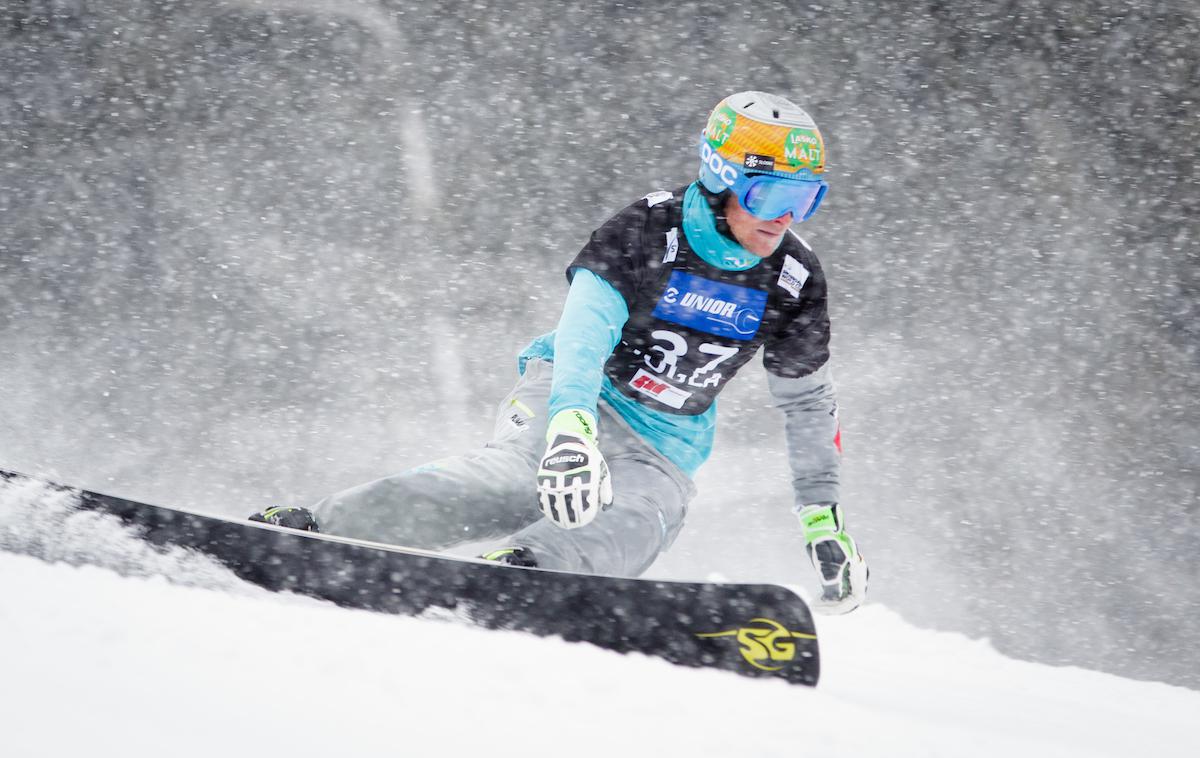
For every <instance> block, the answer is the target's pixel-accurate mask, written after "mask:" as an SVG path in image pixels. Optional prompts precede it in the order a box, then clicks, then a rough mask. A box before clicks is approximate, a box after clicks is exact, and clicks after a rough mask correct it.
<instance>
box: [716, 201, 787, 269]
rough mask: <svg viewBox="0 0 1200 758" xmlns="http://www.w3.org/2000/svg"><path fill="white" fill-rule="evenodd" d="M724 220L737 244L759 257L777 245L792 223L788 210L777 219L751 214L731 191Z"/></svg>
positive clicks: (774, 248)
mask: <svg viewBox="0 0 1200 758" xmlns="http://www.w3.org/2000/svg"><path fill="white" fill-rule="evenodd" d="M725 220H726V221H727V222H729V230H730V231H732V232H733V237H734V239H736V240H737V241H738V244H740V245H741V246H742V247H744V248H746V249H747V250H749V251H750V252H751V253H753V254H754V255H757V256H758V257H759V258H766V257H767V256H769V255H771V254H772V253H774V252H775V250H776V249H777V248H778V247H779V243H780V242H781V241H782V240H783V235H784V234H786V233H787V230H788V227H789V226H791V225H792V214H791V213H790V212H789V213H785V214H783V215H782V216H780V217H779V218H777V219H772V220H770V221H764V220H762V219H761V218H757V217H755V216H751V215H750V213H749V211H747V210H746V209H745V208H743V207H742V205H741V203H739V202H738V201H737V198H736V197H735V196H734V195H733V193H732V192H731V193H729V198H728V199H727V200H726V201H725Z"/></svg>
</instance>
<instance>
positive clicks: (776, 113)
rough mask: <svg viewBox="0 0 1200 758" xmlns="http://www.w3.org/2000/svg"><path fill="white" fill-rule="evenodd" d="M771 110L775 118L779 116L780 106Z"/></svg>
mask: <svg viewBox="0 0 1200 758" xmlns="http://www.w3.org/2000/svg"><path fill="white" fill-rule="evenodd" d="M771 112H772V113H774V114H775V118H779V109H778V108H775V109H774V110H772V111H771Z"/></svg>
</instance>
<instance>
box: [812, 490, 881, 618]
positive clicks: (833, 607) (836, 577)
mask: <svg viewBox="0 0 1200 758" xmlns="http://www.w3.org/2000/svg"><path fill="white" fill-rule="evenodd" d="M796 516H797V517H798V518H799V519H800V527H801V528H802V529H803V530H804V543H805V549H806V550H807V552H808V559H809V561H811V562H812V567H813V569H814V570H815V571H816V572H817V578H818V579H819V580H820V582H821V599H820V601H818V603H817V607H816V610H818V611H821V612H822V613H830V614H836V613H849V612H850V611H852V610H854V609H855V608H857V607H858V606H859V605H861V604H862V602H863V600H865V599H866V596H867V578H868V577H869V576H870V573H871V572H870V571H869V570H868V569H867V562H866V560H864V559H863V556H862V553H860V552H858V546H857V545H856V544H855V543H854V540H853V539H852V538H851V537H850V535H849V534H846V532H845V531H844V530H843V528H842V517H841V513H840V512H839V511H838V507H837V505H836V504H834V505H806V506H804V507H803V508H800V509H799V510H798V511H796Z"/></svg>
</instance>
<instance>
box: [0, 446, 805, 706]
mask: <svg viewBox="0 0 1200 758" xmlns="http://www.w3.org/2000/svg"><path fill="white" fill-rule="evenodd" d="M0 477H3V478H5V479H12V478H30V477H24V475H22V474H18V473H15V472H10V471H5V470H3V469H0ZM38 481H44V480H38ZM46 484H48V485H50V486H51V487H53V488H56V489H60V490H67V491H70V492H72V493H74V494H76V495H77V500H78V505H77V506H76V507H78V508H79V509H83V510H89V511H99V512H102V513H106V514H110V515H111V516H112V517H115V518H117V519H120V520H121V521H122V522H124V524H125V525H127V526H128V528H129V529H131V530H133V531H134V532H135V533H136V534H137V536H138V537H139V538H140V539H142V540H145V541H146V542H149V543H151V544H153V545H156V546H161V547H168V546H173V547H182V548H188V549H191V550H196V551H199V552H201V553H203V554H205V555H208V556H211V557H212V558H214V559H216V560H217V561H219V562H220V563H222V564H224V565H225V566H227V567H228V568H229V569H230V570H231V571H232V572H233V573H234V574H236V575H237V576H238V577H240V578H242V579H243V580H245V581H248V582H251V583H253V584H255V585H258V586H260V587H263V588H266V589H268V590H271V591H275V592H294V593H298V594H302V595H307V596H311V597H315V598H320V599H322V600H327V601H329V602H332V603H335V604H337V605H340V606H345V607H350V608H361V609H368V610H372V611H378V612H383V613H396V614H403V615H409V616H416V615H424V614H431V615H435V616H436V615H438V614H439V613H440V614H443V615H449V616H453V617H454V618H456V619H460V620H463V621H465V622H468V623H470V624H473V625H476V626H479V627H483V628H487V629H507V630H516V631H521V632H527V633H531V634H535V635H539V636H554V637H560V638H562V639H563V640H567V641H571V642H586V643H590V644H592V645H596V646H598V647H601V648H604V649H607V650H613V651H617V652H620V653H642V654H645V655H650V656H655V657H658V658H662V659H664V660H667V661H669V662H671V663H674V664H677V665H680V666H690V667H710V668H715V669H723V670H727V671H733V672H737V673H739V674H743V675H746V676H755V677H770V678H777V679H782V680H784V681H787V682H791V683H796V684H804V685H810V686H812V685H816V683H817V679H818V677H819V674H820V658H819V654H818V647H817V634H816V628H815V626H814V623H813V617H812V614H811V612H810V610H809V608H808V606H807V604H806V603H805V602H804V600H803V599H802V598H801V597H800V595H798V594H797V593H796V592H795V591H793V590H791V589H789V588H787V587H784V586H781V585H774V584H737V583H717V582H688V581H658V580H651V579H629V578H619V577H609V576H597V575H592V574H580V573H569V572H562V571H551V570H546V569H536V568H519V567H514V566H504V565H500V564H496V563H492V562H488V561H482V560H476V559H470V558H463V557H458V556H450V555H445V554H441V553H435V552H430V551H425V550H418V549H413V548H406V547H403V546H397V545H385V544H381V543H373V542H368V541H363V540H356V539H347V538H343V537H337V536H333V535H327V534H317V533H312V532H300V531H295V530H290V529H283V528H280V527H276V526H272V525H269V524H262V523H256V522H251V521H243V520H235V519H229V518H223V517H219V516H212V515H204V514H200V513H193V512H190V511H184V510H179V509H175V508H169V507H163V506H159V505H150V504H147V503H139V502H136V501H133V500H126V499H124V498H120V497H114V496H112V495H105V494H101V493H98V492H90V491H87V490H82V489H78V488H73V487H68V486H66V485H62V484H57V483H53V482H46ZM245 510H246V511H247V513H249V512H250V511H251V510H253V509H252V508H247V509H245Z"/></svg>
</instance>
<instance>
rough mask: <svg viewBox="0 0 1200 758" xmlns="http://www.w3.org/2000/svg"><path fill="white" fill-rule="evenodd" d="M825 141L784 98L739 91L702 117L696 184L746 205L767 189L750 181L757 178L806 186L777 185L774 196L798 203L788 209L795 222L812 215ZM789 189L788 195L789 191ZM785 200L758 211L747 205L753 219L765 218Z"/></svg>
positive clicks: (819, 191)
mask: <svg viewBox="0 0 1200 758" xmlns="http://www.w3.org/2000/svg"><path fill="white" fill-rule="evenodd" d="M824 173H825V140H824V139H822V137H821V132H820V130H819V129H817V125H816V122H814V121H813V120H812V117H811V116H809V115H808V113H807V112H805V111H804V109H803V108H801V107H800V106H798V105H796V104H795V103H793V102H792V101H790V100H788V99H787V98H784V97H780V96H779V95H771V94H768V93H766V92H739V93H737V94H736V95H730V96H729V97H727V98H725V99H724V100H722V101H721V102H720V103H718V104H717V107H716V108H714V109H713V112H712V114H711V115H710V116H709V117H708V125H707V126H706V127H705V128H704V133H703V134H702V135H701V139H700V181H701V183H703V184H704V186H705V187H706V188H707V189H708V190H709V191H711V192H718V193H719V192H723V191H724V190H727V189H728V190H733V192H734V193H735V194H737V195H738V200H739V201H740V202H741V203H742V205H743V206H747V202H746V201H747V198H749V199H750V200H751V203H750V205H751V206H752V205H754V203H753V200H754V199H755V196H756V195H757V194H760V193H761V191H762V189H763V188H764V187H766V186H768V185H766V184H764V182H766V180H765V179H763V180H757V181H755V182H753V183H754V184H756V185H758V187H757V188H752V187H751V186H750V184H751V180H752V179H753V178H754V177H758V176H768V177H779V178H781V179H787V180H792V181H795V182H804V183H808V186H807V187H804V188H800V187H795V185H792V186H791V187H783V188H782V190H781V191H780V194H781V195H782V194H784V193H785V192H786V194H788V195H793V194H796V192H797V191H798V192H799V194H802V195H805V196H806V197H807V200H804V199H801V200H799V201H798V204H797V205H796V207H795V208H794V209H792V210H793V212H794V214H795V218H796V220H797V221H802V220H804V219H806V218H808V217H809V216H811V215H812V214H813V213H815V212H816V210H817V206H818V205H820V202H821V198H822V197H823V196H824V194H825V190H826V186H825V182H824V181H823V180H822V175H823V174H824ZM793 190H794V191H793ZM787 202H790V200H789V201H783V200H781V201H780V202H779V203H771V204H769V205H770V206H771V207H768V208H767V209H765V210H764V211H763V213H755V209H754V208H752V207H747V210H750V211H751V212H752V213H754V215H756V216H760V217H761V218H768V217H771V216H769V213H770V212H775V211H777V210H779V209H780V208H782V207H783V206H784V205H786V203H787Z"/></svg>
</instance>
